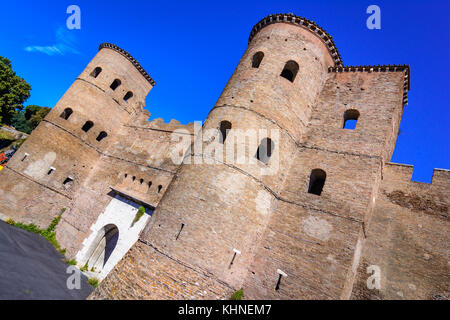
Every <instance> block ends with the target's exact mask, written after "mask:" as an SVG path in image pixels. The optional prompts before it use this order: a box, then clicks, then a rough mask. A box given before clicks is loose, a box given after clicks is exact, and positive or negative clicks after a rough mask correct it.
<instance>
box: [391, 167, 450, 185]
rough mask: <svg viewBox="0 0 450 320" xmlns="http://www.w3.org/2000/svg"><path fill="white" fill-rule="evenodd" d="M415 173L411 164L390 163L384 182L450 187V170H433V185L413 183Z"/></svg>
mask: <svg viewBox="0 0 450 320" xmlns="http://www.w3.org/2000/svg"><path fill="white" fill-rule="evenodd" d="M413 171H414V166H413V165H409V164H402V163H394V162H388V163H386V165H385V167H384V170H383V180H386V181H387V182H389V181H397V182H406V183H408V182H411V183H421V184H423V185H427V184H428V185H435V186H441V187H445V186H448V187H450V170H447V169H439V168H435V169H434V170H433V178H432V181H431V183H426V182H416V181H412V180H411V178H412V174H413Z"/></svg>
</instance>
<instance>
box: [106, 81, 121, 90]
mask: <svg viewBox="0 0 450 320" xmlns="http://www.w3.org/2000/svg"><path fill="white" fill-rule="evenodd" d="M121 84H122V82H121V81H120V80H119V79H116V80H114V81H113V83H111V85H110V86H109V87H110V88H111V89H112V90H113V91H114V90H116V89H117V88H118V87H119V86H120V85H121Z"/></svg>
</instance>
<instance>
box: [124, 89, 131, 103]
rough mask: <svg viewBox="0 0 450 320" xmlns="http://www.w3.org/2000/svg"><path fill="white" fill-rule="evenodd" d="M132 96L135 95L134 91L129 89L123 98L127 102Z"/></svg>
mask: <svg viewBox="0 0 450 320" xmlns="http://www.w3.org/2000/svg"><path fill="white" fill-rule="evenodd" d="M131 97H133V92H131V91H128V92H127V94H126V95H125V96H124V97H123V100H124V101H125V102H126V101H128V100H130V99H131Z"/></svg>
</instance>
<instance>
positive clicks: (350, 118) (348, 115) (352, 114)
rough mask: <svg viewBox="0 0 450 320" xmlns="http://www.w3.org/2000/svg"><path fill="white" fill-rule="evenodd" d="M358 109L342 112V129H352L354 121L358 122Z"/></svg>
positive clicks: (354, 125)
mask: <svg viewBox="0 0 450 320" xmlns="http://www.w3.org/2000/svg"><path fill="white" fill-rule="evenodd" d="M358 118H359V111H358V110H355V109H349V110H347V111H345V112H344V126H343V128H344V129H350V130H354V129H355V128H356V123H357V122H358Z"/></svg>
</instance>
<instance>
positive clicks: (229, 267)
mask: <svg viewBox="0 0 450 320" xmlns="http://www.w3.org/2000/svg"><path fill="white" fill-rule="evenodd" d="M236 254H237V253H236V252H235V253H234V255H233V259H231V262H230V265H229V266H228V269H231V266H232V265H233V263H234V259H236Z"/></svg>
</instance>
